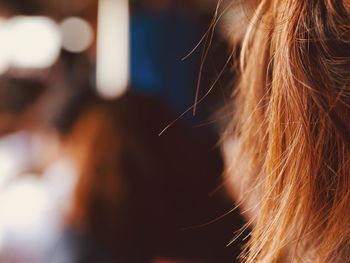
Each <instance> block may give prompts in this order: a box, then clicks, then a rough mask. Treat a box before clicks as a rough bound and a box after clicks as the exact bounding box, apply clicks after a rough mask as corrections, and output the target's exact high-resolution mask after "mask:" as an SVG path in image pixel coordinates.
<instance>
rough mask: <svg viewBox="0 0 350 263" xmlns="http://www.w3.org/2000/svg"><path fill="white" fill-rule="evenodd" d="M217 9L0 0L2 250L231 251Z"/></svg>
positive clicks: (73, 255)
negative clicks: (221, 146)
mask: <svg viewBox="0 0 350 263" xmlns="http://www.w3.org/2000/svg"><path fill="white" fill-rule="evenodd" d="M216 8H217V1H215V0H205V1H204V0H134V1H132V0H131V1H127V0H70V1H62V0H50V1H44V0H0V136H1V137H0V262H6V263H47V262H55V263H77V262H82V263H84V262H97V263H109V262H126V263H129V262H131V263H133V262H136V263H143V262H151V263H166V262H180V263H185V262H188V263H191V262H200V263H202V262H203V263H206V262H215V263H221V262H223V263H224V262H235V259H236V257H237V256H238V254H239V252H240V250H241V247H242V244H243V243H244V241H243V238H244V236H243V238H240V239H237V240H236V241H235V242H233V243H232V242H230V241H231V240H232V239H233V238H234V236H235V233H236V232H237V231H238V230H239V229H240V228H241V227H242V226H243V221H242V219H241V218H240V217H239V215H238V212H236V211H234V212H231V213H227V212H228V211H230V210H232V208H233V207H234V205H233V202H232V200H231V198H230V197H229V195H228V194H227V193H226V192H225V187H223V184H224V182H223V179H222V177H221V175H222V172H223V161H222V158H221V156H220V149H219V146H218V142H219V137H220V132H221V128H222V126H223V125H224V123H225V119H226V118H228V117H229V114H227V113H225V111H224V110H222V108H223V105H226V103H227V101H228V100H229V98H230V92H231V91H230V86H232V85H231V82H233V80H234V74H233V72H231V70H230V67H231V66H232V64H233V57H232V54H231V52H230V49H229V43H228V41H227V37H226V36H225V34H227V31H228V29H227V28H220V27H225V26H224V25H225V23H222V24H220V23H218V24H217V25H216V26H215V30H213V27H212V25H213V20H212V19H213V16H214V14H215V11H216ZM221 9H223V8H221ZM224 17H225V19H226V20H225V21H226V24H227V20H228V21H230V20H229V18H227V16H226V15H225V16H224ZM225 32H226V33H225ZM195 47H197V48H195ZM192 51H193V52H192ZM188 54H190V55H189V56H187V55H188ZM199 80H200V81H199ZM214 84H215V85H214ZM208 91H210V93H209V92H208ZM208 94H209V95H208ZM207 95H208V96H207ZM196 98H197V101H200V102H201V103H200V104H198V105H196V104H195V101H196ZM202 98H205V99H202ZM193 105H196V106H195V107H193ZM193 108H196V109H195V112H196V114H195V115H194V114H193V110H194V109H193ZM218 112H220V113H218ZM174 120H176V122H174ZM169 124H170V125H169ZM160 133H161V136H159V134H160ZM230 243H232V244H230ZM228 244H230V245H228Z"/></svg>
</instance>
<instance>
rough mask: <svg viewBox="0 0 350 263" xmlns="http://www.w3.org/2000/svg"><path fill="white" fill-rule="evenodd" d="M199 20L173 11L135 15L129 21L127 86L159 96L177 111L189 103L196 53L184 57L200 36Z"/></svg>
mask: <svg viewBox="0 0 350 263" xmlns="http://www.w3.org/2000/svg"><path fill="white" fill-rule="evenodd" d="M201 32H202V30H201V23H200V19H199V18H197V17H196V16H194V15H193V14H192V15H190V14H186V13H180V12H174V11H168V12H163V13H157V12H154V13H152V12H147V13H146V12H137V13H134V14H133V15H132V19H131V85H132V87H133V88H134V89H135V90H136V92H138V93H139V94H141V95H151V96H157V97H160V98H161V99H162V100H163V101H165V103H166V104H168V105H169V106H170V107H171V108H172V109H173V110H176V111H177V112H183V111H184V110H186V109H187V108H188V107H189V106H191V105H192V104H193V101H194V94H195V86H196V81H197V72H198V65H199V61H200V56H199V53H200V52H196V53H195V54H193V55H192V56H190V57H189V58H188V59H186V60H185V61H182V58H183V57H185V56H186V55H187V54H188V53H189V52H190V51H191V50H192V49H193V48H194V47H195V46H196V44H197V43H198V41H199V39H200V37H201Z"/></svg>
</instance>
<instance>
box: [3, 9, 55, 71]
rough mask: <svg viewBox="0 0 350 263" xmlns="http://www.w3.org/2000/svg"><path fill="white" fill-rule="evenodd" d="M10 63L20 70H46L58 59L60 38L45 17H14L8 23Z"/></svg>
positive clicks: (50, 21)
mask: <svg viewBox="0 0 350 263" xmlns="http://www.w3.org/2000/svg"><path fill="white" fill-rule="evenodd" d="M8 30H9V31H8V32H9V41H10V43H11V60H12V61H11V62H12V64H13V66H15V67H21V68H47V67H49V66H51V65H52V64H53V63H54V62H55V61H56V60H57V58H58V56H59V53H60V49H61V36H60V33H59V29H58V27H57V25H56V24H55V22H54V21H52V20H51V19H49V18H46V17H25V16H18V17H14V18H13V19H11V20H10V21H9V22H8Z"/></svg>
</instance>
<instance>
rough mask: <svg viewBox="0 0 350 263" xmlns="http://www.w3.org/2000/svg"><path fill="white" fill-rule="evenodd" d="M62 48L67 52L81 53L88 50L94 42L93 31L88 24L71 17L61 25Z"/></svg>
mask: <svg viewBox="0 0 350 263" xmlns="http://www.w3.org/2000/svg"><path fill="white" fill-rule="evenodd" d="M61 35H62V46H63V48H64V49H65V50H67V51H70V52H73V53H79V52H83V51H85V50H87V49H88V48H89V47H90V46H91V44H92V41H93V30H92V27H91V26H90V24H89V23H88V22H86V21H85V20H83V19H81V18H78V17H70V18H67V19H65V20H64V21H63V22H62V23H61Z"/></svg>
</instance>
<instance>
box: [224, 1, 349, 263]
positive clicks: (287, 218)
mask: <svg viewBox="0 0 350 263" xmlns="http://www.w3.org/2000/svg"><path fill="white" fill-rule="evenodd" d="M255 2H257V3H256V8H255V9H254V12H252V14H253V15H252V16H251V19H250V23H249V25H248V27H247V30H246V32H245V36H244V38H243V41H242V44H241V47H242V48H241V59H240V68H239V76H240V79H239V83H238V87H237V89H236V90H235V93H234V112H235V116H234V118H233V120H232V122H231V125H230V126H229V128H228V129H227V132H226V136H227V137H226V139H230V140H233V141H234V142H235V144H234V147H235V150H234V153H232V154H231V155H230V156H228V157H227V158H228V165H229V166H228V168H227V169H228V173H229V175H230V176H232V178H233V180H235V184H236V187H237V188H238V190H239V191H238V192H237V194H236V196H237V199H238V201H239V202H242V203H243V204H245V206H246V207H247V209H248V210H249V211H250V212H252V211H253V212H252V213H251V214H252V216H251V222H250V223H251V225H252V231H251V235H250V240H249V242H248V245H247V246H246V248H245V250H244V252H243V254H242V258H243V261H244V262H266V263H270V262H318V263H324V262H350V163H349V162H350V152H349V150H350V148H349V146H350V132H349V127H350V126H349V121H350V110H349V107H350V14H349V4H350V1H347V0H261V1H255ZM226 141H227V140H226Z"/></svg>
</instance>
